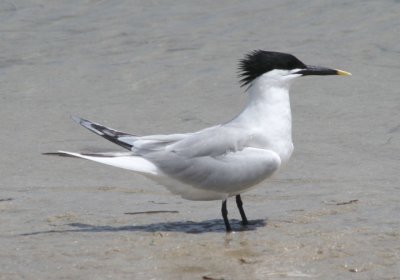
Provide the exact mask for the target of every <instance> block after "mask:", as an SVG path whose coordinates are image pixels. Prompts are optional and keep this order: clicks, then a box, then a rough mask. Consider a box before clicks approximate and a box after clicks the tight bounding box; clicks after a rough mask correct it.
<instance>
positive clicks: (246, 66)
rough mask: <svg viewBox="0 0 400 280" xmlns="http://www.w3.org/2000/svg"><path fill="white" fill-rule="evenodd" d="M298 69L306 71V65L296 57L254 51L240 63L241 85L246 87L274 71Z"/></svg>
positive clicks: (286, 54)
mask: <svg viewBox="0 0 400 280" xmlns="http://www.w3.org/2000/svg"><path fill="white" fill-rule="evenodd" d="M297 68H299V69H304V68H306V65H304V63H303V62H301V61H300V60H298V59H297V58H296V57H295V56H294V55H291V54H288V53H280V52H268V51H262V50H256V51H252V52H251V53H249V54H247V55H246V56H245V58H244V59H242V60H240V62H239V72H240V73H239V77H240V78H241V80H240V84H241V86H246V85H248V84H250V83H251V82H252V81H254V80H255V79H256V78H258V77H259V76H261V75H262V74H264V73H266V72H268V71H271V70H273V69H282V70H291V69H297Z"/></svg>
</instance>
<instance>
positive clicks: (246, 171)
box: [50, 50, 351, 232]
mask: <svg viewBox="0 0 400 280" xmlns="http://www.w3.org/2000/svg"><path fill="white" fill-rule="evenodd" d="M239 72H240V74H239V75H240V78H241V80H240V83H241V86H244V87H246V92H247V93H248V101H247V104H246V105H245V107H244V109H243V110H242V111H241V112H240V113H239V114H237V115H236V116H235V117H234V118H232V119H231V120H230V121H228V122H226V123H223V124H220V125H216V126H212V127H209V128H205V129H203V130H200V131H197V132H192V133H185V134H170V135H149V136H137V135H134V134H129V133H125V132H120V131H117V130H114V129H111V128H108V127H105V126H102V125H100V124H97V123H94V122H91V121H88V120H85V119H82V118H78V117H73V119H74V120H75V121H76V122H77V123H79V124H81V125H82V126H84V127H85V128H87V129H89V130H90V131H92V132H94V133H95V134H97V135H100V136H102V137H104V138H105V139H107V140H109V141H111V142H113V143H115V144H117V145H120V146H122V147H123V148H125V149H127V150H129V151H128V152H109V153H74V152H66V151H58V152H57V153H50V154H58V155H69V156H73V157H78V158H83V159H87V160H91V161H95V162H99V163H103V164H108V165H112V166H115V167H119V168H124V169H128V170H133V171H135V172H137V173H140V174H143V175H145V176H147V177H149V178H151V179H153V180H155V181H156V182H158V183H160V184H161V185H163V186H165V187H166V188H167V189H168V190H170V191H171V192H172V193H174V194H177V195H180V196H181V197H183V198H185V199H189V200H222V207H221V212H222V217H223V220H224V223H225V228H226V231H227V232H230V231H231V230H232V229H231V226H230V224H229V220H228V211H227V208H226V202H227V199H228V198H229V197H231V196H235V197H236V204H237V207H238V209H239V212H240V215H241V218H242V224H243V225H247V224H248V223H249V222H248V220H247V217H246V214H245V212H244V210H243V203H242V199H241V196H240V194H241V193H243V192H245V191H248V190H250V189H252V188H253V187H255V186H257V185H259V184H260V183H262V182H263V181H264V180H265V179H267V178H268V177H270V176H271V175H272V174H274V173H276V172H277V171H278V170H279V169H280V167H281V166H282V165H283V164H284V163H285V162H287V161H288V160H289V158H290V156H291V154H292V152H293V143H292V120H291V110H290V100H289V88H290V86H291V84H292V82H293V81H294V80H295V79H296V78H298V77H302V76H308V75H342V76H347V75H351V74H350V73H348V72H346V71H342V70H338V69H331V68H326V67H319V66H310V65H306V64H304V63H303V62H301V61H300V60H299V59H298V58H296V57H295V56H293V55H291V54H287V53H281V52H271V51H263V50H255V51H252V52H250V53H248V54H247V55H245V57H244V58H243V59H242V60H240V62H239Z"/></svg>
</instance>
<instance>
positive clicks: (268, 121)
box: [232, 70, 296, 162]
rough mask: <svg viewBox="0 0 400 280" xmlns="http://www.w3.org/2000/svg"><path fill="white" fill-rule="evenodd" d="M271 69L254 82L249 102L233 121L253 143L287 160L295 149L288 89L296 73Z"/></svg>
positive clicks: (283, 160) (250, 89) (249, 91)
mask: <svg viewBox="0 0 400 280" xmlns="http://www.w3.org/2000/svg"><path fill="white" fill-rule="evenodd" d="M271 72H272V73H271ZM271 72H269V73H266V74H264V75H262V76H260V77H259V78H257V79H256V80H254V81H253V83H252V85H251V86H250V88H249V89H248V94H249V100H248V103H247V105H246V107H245V109H244V110H243V111H242V112H241V113H240V114H239V115H238V116H237V117H236V118H235V119H234V120H233V121H232V124H234V125H240V126H242V127H243V128H244V129H246V130H248V131H249V133H250V134H251V141H250V144H251V145H252V146H254V147H258V148H263V149H270V150H273V151H274V152H276V153H277V154H278V155H279V156H280V157H281V161H282V162H286V161H287V160H288V159H289V158H290V156H291V154H292V152H293V143H292V116H291V110H290V99H289V88H290V84H291V82H292V80H293V78H295V77H296V76H295V75H287V76H284V75H282V73H281V72H280V70H274V71H271Z"/></svg>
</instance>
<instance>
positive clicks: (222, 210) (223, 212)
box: [221, 199, 232, 232]
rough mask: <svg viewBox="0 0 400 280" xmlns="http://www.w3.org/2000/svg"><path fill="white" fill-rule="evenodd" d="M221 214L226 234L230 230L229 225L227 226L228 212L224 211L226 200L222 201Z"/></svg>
mask: <svg viewBox="0 0 400 280" xmlns="http://www.w3.org/2000/svg"><path fill="white" fill-rule="evenodd" d="M221 212H222V217H223V218H224V223H225V228H226V232H231V231H232V229H231V225H230V224H229V220H228V210H227V209H226V199H225V200H224V201H222V207H221Z"/></svg>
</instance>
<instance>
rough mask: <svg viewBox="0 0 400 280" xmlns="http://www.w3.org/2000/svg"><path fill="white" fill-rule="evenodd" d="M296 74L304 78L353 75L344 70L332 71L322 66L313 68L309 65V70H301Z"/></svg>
mask: <svg viewBox="0 0 400 280" xmlns="http://www.w3.org/2000/svg"><path fill="white" fill-rule="evenodd" d="M296 74H301V75H303V76H309V75H341V76H350V75H351V73H349V72H346V71H343V70H338V69H331V68H326V67H321V66H311V65H307V68H305V69H301V70H300V71H298V72H297V73H296Z"/></svg>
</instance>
